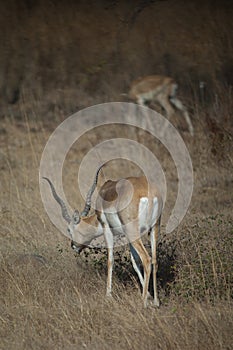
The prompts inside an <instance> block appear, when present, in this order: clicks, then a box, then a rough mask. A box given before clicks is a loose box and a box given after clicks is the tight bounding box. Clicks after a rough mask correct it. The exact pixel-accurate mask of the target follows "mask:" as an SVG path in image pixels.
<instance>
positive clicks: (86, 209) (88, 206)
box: [43, 164, 104, 224]
mask: <svg viewBox="0 0 233 350" xmlns="http://www.w3.org/2000/svg"><path fill="white" fill-rule="evenodd" d="M103 165H104V164H102V165H101V166H100V167H99V168H98V169H97V171H96V174H95V178H94V182H93V184H92V186H91V188H90V189H89V191H88V193H87V197H86V202H85V206H84V209H83V211H82V212H81V216H87V215H88V213H89V211H90V209H91V197H92V195H93V193H94V191H95V189H96V186H97V182H98V176H99V172H100V170H101V169H102V167H103ZM43 179H45V180H46V181H48V183H49V185H50V188H51V191H52V194H53V197H54V199H55V200H56V201H57V203H58V204H59V205H60V207H61V212H62V216H63V218H64V219H65V220H66V221H67V222H68V224H69V223H70V222H71V216H70V215H69V213H68V210H67V207H66V205H65V203H64V201H63V200H62V199H61V198H60V197H59V196H58V194H57V192H56V190H55V188H54V186H53V184H52V182H51V181H50V180H49V179H48V178H47V177H43ZM75 213H76V214H78V211H75ZM78 215H79V214H78Z"/></svg>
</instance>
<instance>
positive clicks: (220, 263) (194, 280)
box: [0, 101, 233, 349]
mask: <svg viewBox="0 0 233 350" xmlns="http://www.w3.org/2000/svg"><path fill="white" fill-rule="evenodd" d="M37 103H39V101H38V102H37ZM21 107H22V108H21V113H22V117H21V120H16V119H14V118H13V117H11V116H9V115H8V116H6V118H5V119H4V120H3V121H2V124H1V132H0V142H1V153H0V161H1V163H0V166H1V212H0V220H1V221H0V224H1V237H0V239H1V245H0V246H1V248H0V254H1V266H2V269H1V273H0V278H1V295H0V298H1V299H0V300H1V303H0V322H1V328H0V329H1V330H0V334H1V348H2V349H32V348H33V349H41V348H43V349H51V348H52V347H55V348H56V349H63V348H65V349H75V348H81V349H82V348H84V349H107V348H109V347H110V346H111V348H113V349H120V348H124V349H132V348H133V349H139V348H142V347H143V348H146V349H152V348H156V349H194V348H195V349H214V348H215V349H230V348H231V345H232V341H233V339H232V325H233V324H232V316H233V312H232V299H231V297H232V280H233V278H232V258H233V253H232V233H233V231H232V230H233V218H232V212H231V205H232V193H231V189H232V177H230V176H231V175H230V174H229V170H228V167H229V164H230V163H231V159H230V158H229V157H227V155H226V157H224V158H222V163H223V164H224V165H225V167H221V169H219V166H218V162H217V158H216V157H217V156H216V155H215V154H214V153H213V152H212V151H211V145H212V142H213V138H212V137H211V133H209V134H208V137H204V134H203V131H202V130H200V129H201V128H200V129H197V134H196V137H195V139H192V138H190V136H189V135H188V134H186V133H185V134H184V137H185V138H186V142H187V143H188V147H189V149H190V152H191V156H192V159H193V165H194V170H195V190H194V194H193V201H192V204H191V207H190V210H189V213H188V215H187V217H186V219H185V220H184V222H183V223H182V224H181V225H180V227H179V229H178V230H177V231H176V232H175V233H174V234H173V235H172V236H171V237H169V238H166V237H164V238H163V239H162V242H161V243H160V246H159V257H160V259H159V284H160V288H159V294H160V298H161V301H162V306H161V308H160V309H159V310H157V309H154V308H152V307H149V308H148V309H146V310H145V309H143V307H142V302H141V296H140V288H139V286H138V283H137V279H136V277H135V274H134V272H133V270H132V267H131V265H130V262H129V256H128V255H127V252H126V251H125V250H123V252H122V255H121V253H119V252H118V253H117V252H116V269H115V273H114V286H113V290H114V296H113V299H112V300H106V298H105V297H104V294H105V282H106V264H105V263H106V257H105V252H104V251H101V252H97V253H96V252H93V251H89V252H88V251H87V252H86V253H83V254H82V255H81V256H79V257H78V258H76V257H75V255H74V253H73V252H72V251H71V250H70V247H69V242H68V240H67V239H66V238H65V237H63V236H62V235H61V234H60V233H59V232H57V230H56V229H55V228H54V227H53V226H52V225H51V224H50V222H49V220H48V218H47V217H46V214H45V212H44V209H43V207H42V203H41V199H40V195H39V189H38V167H39V161H40V157H41V154H42V151H43V147H44V145H45V142H46V140H47V138H48V137H49V134H50V132H51V130H52V129H53V127H55V125H54V124H51V123H50V124H48V122H40V121H37V120H36V118H31V119H30V121H29V118H28V115H27V113H25V112H24V106H23V105H22V106H21ZM204 121H205V118H203V125H204ZM125 132H126V131H124V128H122V133H123V134H124V133H125ZM134 132H135V131H134V130H130V133H131V136H133V134H134ZM110 133H111V137H112V136H113V135H114V131H113V130H111V131H110ZM117 134H118V136H119V130H117ZM100 135H101V131H100V130H99V131H98V130H97V135H93V134H90V136H89V139H90V140H91V141H92V142H93V145H94V144H95V143H96V142H97V140H98V138H99V136H100ZM102 136H103V138H106V137H107V130H105V131H104V135H102ZM135 138H136V139H138V138H140V142H144V144H145V145H147V146H148V147H152V146H151V142H150V140H149V139H148V138H146V139H144V140H143V135H138V134H135ZM229 142H230V141H229V140H228V139H227V141H226V145H225V148H224V149H226V147H230V145H229ZM88 147H91V145H89V146H88V143H87V144H86V145H85V142H84V143H83V144H82V145H81V148H80V149H79V148H78V146H77V149H76V152H73V153H71V155H70V163H69V161H68V163H67V172H66V173H67V179H69V181H75V177H76V168H78V164H76V165H75V170H74V162H73V160H74V159H75V158H76V159H77V158H80V159H81V158H82V157H83V155H84V154H85V152H86V151H87V149H88ZM153 147H154V150H155V151H156V150H157V149H158V145H154V146H153ZM153 147H152V148H153ZM216 148H217V150H219V148H218V147H216ZM203 150H205V152H206V153H204V154H203V153H202V151H203ZM220 151H221V148H220ZM221 152H222V151H221ZM68 158H69V157H68ZM160 159H161V163H162V166H163V167H165V168H166V175H167V180H168V181H169V187H168V191H169V196H168V206H167V209H166V212H165V215H164V217H165V218H166V216H167V215H168V214H169V208H170V207H171V206H172V203H174V198H175V194H176V190H177V186H176V185H175V183H174V181H173V180H174V179H173V177H174V173H175V170H174V165H173V164H172V161H169V160H168V159H167V153H166V151H165V150H164V149H161V150H160ZM113 165H114V164H113ZM115 166H116V165H115ZM116 169H117V168H115V170H116ZM112 171H114V169H113V170H112ZM118 171H119V169H118ZM121 171H122V172H124V167H123V169H121ZM121 171H120V172H119V174H118V173H117V176H118V175H119V176H121V175H122V176H123V175H124V174H121ZM115 175H116V174H115ZM229 175H230V176H229ZM109 176H111V171H110V173H109ZM69 196H70V199H71V202H72V201H73V202H74V201H77V200H78V201H79V202H80V197H79V195H78V199H77V198H76V197H74V196H75V195H74V194H72V193H70V194H69V195H68V197H69ZM165 218H164V220H165Z"/></svg>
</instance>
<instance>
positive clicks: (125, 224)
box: [44, 166, 163, 307]
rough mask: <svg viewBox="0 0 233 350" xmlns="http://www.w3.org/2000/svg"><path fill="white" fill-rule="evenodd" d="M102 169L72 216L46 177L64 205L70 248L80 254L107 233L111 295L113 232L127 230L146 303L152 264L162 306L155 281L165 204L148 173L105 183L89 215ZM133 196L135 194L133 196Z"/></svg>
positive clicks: (155, 288)
mask: <svg viewBox="0 0 233 350" xmlns="http://www.w3.org/2000/svg"><path fill="white" fill-rule="evenodd" d="M101 168H102V166H101V167H100V168H99V169H98V170H97V172H96V175H95V180H94V182H93V185H92V186H91V188H90V190H89V191H88V194H87V198H86V203H85V207H84V210H83V211H82V212H81V213H79V211H78V210H75V211H74V212H73V215H72V216H70V215H69V213H68V211H67V208H66V205H65V203H64V202H63V200H62V199H61V198H60V197H59V196H58V195H57V193H56V191H55V188H54V186H53V184H52V182H51V181H50V180H49V179H48V178H45V177H44V179H45V180H47V181H48V183H49V185H50V188H51V191H52V194H53V197H54V198H55V200H56V201H57V202H58V203H59V205H60V207H61V211H62V216H63V218H64V219H65V220H66V221H67V223H68V229H67V230H68V234H69V236H70V238H71V240H72V242H71V247H72V248H73V249H74V250H75V251H76V252H77V253H80V252H81V251H82V249H83V248H85V247H87V246H88V245H89V244H90V243H91V241H92V240H93V239H95V238H96V237H99V236H100V235H102V234H104V238H105V241H106V246H107V251H108V276H107V293H106V294H107V296H111V291H112V270H113V262H114V257H113V241H114V239H113V237H114V235H119V234H120V235H121V234H122V233H124V234H125V236H126V237H127V240H128V242H129V244H130V252H131V261H132V264H133V267H134V269H135V271H136V272H137V274H138V277H139V280H140V283H141V285H142V298H143V303H144V306H145V307H146V306H147V298H148V295H149V292H148V288H149V279H150V274H151V264H152V268H153V287H154V305H155V306H159V299H158V296H157V282H156V273H157V261H156V243H157V238H158V235H159V230H160V220H161V214H162V207H163V202H162V198H161V195H160V193H159V191H158V189H157V188H156V187H155V186H154V185H153V186H151V185H150V186H149V184H148V182H147V179H146V177H145V176H142V177H128V178H126V179H121V180H119V181H111V180H108V181H107V182H105V183H104V184H103V186H102V187H101V188H100V191H99V193H98V196H97V200H96V208H97V209H96V210H95V213H94V214H92V215H88V214H89V211H90V208H91V197H92V194H93V192H94V191H95V188H96V186H97V181H98V175H99V172H100V169H101ZM129 184H130V186H129ZM132 189H133V192H132ZM131 195H132V197H130V196H131ZM129 198H131V201H130V203H129V204H128V205H126V206H125V207H124V208H122V204H125V203H126V201H127V200H128V199H129ZM127 203H128V202H127ZM123 206H124V205H123ZM146 233H147V234H148V235H150V241H151V252H152V253H151V257H150V255H149V254H148V252H147V250H146V248H145V246H144V244H143V242H142V239H141V237H142V235H144V234H146ZM140 260H141V263H142V266H143V270H144V274H143V275H142V273H141V271H140V267H139V262H140Z"/></svg>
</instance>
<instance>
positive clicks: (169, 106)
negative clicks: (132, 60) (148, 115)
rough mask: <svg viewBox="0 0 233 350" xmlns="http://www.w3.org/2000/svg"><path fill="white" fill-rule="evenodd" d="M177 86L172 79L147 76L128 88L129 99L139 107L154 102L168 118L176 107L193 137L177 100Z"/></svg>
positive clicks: (180, 104)
mask: <svg viewBox="0 0 233 350" xmlns="http://www.w3.org/2000/svg"><path fill="white" fill-rule="evenodd" d="M177 88H178V85H177V83H176V82H175V80H174V79H172V78H169V77H164V76H161V75H149V76H146V77H143V78H138V79H136V80H134V81H133V82H132V84H131V86H130V90H129V94H128V96H129V98H130V99H132V100H133V101H135V102H137V103H138V104H140V105H146V103H150V102H154V103H158V104H159V105H160V106H161V107H162V108H163V109H164V110H165V112H166V114H167V117H168V118H170V117H171V116H172V115H173V114H174V113H175V110H174V108H173V106H174V107H176V108H177V109H178V110H180V111H181V112H182V114H183V116H184V118H185V120H186V122H187V124H188V128H189V132H190V134H191V135H192V136H193V134H194V130H193V125H192V122H191V120H190V117H189V114H188V112H187V109H186V108H185V107H184V105H183V104H182V102H181V101H180V100H179V99H178V98H177V96H176V93H177Z"/></svg>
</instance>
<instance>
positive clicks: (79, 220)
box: [43, 165, 103, 253]
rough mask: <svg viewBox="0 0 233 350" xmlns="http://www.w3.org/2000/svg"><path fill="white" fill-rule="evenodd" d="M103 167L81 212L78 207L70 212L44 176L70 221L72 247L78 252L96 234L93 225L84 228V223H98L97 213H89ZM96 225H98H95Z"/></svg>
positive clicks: (62, 211) (66, 218) (63, 213)
mask: <svg viewBox="0 0 233 350" xmlns="http://www.w3.org/2000/svg"><path fill="white" fill-rule="evenodd" d="M102 167H103V165H101V166H100V167H99V168H98V170H97V172H96V175H95V179H94V182H93V184H92V186H91V188H90V189H89V191H88V193H87V197H86V202H85V206H84V209H83V210H82V212H81V213H80V212H79V211H78V210H77V209H75V210H74V211H73V214H72V215H70V214H69V212H68V210H67V207H66V204H65V203H64V201H63V200H62V199H61V198H60V197H59V196H58V194H57V192H56V190H55V187H54V186H53V184H52V182H51V181H50V180H49V179H48V178H47V177H43V179H45V180H46V181H47V182H48V183H49V185H50V189H51V192H52V194H53V197H54V199H55V200H56V201H57V203H58V204H59V205H60V207H61V214H62V217H63V218H64V220H65V221H66V222H67V223H68V226H67V233H68V235H69V237H70V238H71V247H72V248H73V249H74V250H75V251H76V252H77V253H80V252H81V251H82V250H83V248H85V247H86V246H88V245H89V243H90V242H91V241H92V239H93V238H94V236H95V232H94V231H93V227H92V226H90V230H87V229H86V228H85V229H83V224H85V223H86V224H91V221H93V220H94V221H95V224H96V216H95V215H92V216H88V214H89V212H90V209H91V197H92V195H93V193H94V191H95V189H96V186H97V182H98V176H99V172H100V170H101V168H102ZM94 226H96V225H94ZM88 231H89V232H88ZM84 232H85V233H84ZM74 238H75V239H76V241H77V242H78V243H77V242H75V241H74Z"/></svg>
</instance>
